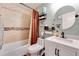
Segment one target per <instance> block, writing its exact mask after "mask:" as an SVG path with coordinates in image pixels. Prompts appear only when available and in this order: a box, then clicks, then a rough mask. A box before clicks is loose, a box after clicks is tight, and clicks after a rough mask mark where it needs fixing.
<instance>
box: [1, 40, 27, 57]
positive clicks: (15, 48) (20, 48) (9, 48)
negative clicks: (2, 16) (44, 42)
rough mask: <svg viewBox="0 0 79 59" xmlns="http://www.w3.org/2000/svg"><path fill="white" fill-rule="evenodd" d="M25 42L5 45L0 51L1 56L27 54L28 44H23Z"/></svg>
mask: <svg viewBox="0 0 79 59" xmlns="http://www.w3.org/2000/svg"><path fill="white" fill-rule="evenodd" d="M24 41H25V40H23V41H18V42H15V43H9V44H4V45H3V46H2V49H0V56H22V55H24V54H27V48H28V44H26V45H25V44H23V42H24Z"/></svg>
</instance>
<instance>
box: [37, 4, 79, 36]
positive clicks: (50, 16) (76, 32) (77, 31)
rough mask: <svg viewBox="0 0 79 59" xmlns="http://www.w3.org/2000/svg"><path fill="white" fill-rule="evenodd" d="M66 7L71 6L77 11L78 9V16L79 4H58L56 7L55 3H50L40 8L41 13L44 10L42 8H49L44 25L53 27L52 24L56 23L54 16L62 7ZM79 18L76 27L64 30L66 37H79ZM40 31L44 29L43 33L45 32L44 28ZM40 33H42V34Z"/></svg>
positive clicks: (78, 12)
mask: <svg viewBox="0 0 79 59" xmlns="http://www.w3.org/2000/svg"><path fill="white" fill-rule="evenodd" d="M65 5H70V6H73V7H74V8H75V9H76V14H79V7H78V6H79V4H78V3H71V4H70V3H69V4H68V3H63V4H60V3H59V4H58V5H56V4H55V3H53V4H49V3H46V4H42V5H41V6H40V7H39V8H38V11H39V12H41V11H42V10H41V9H42V7H44V6H45V7H46V8H47V19H46V20H45V21H44V22H43V23H44V24H43V25H48V26H50V27H51V26H52V24H53V23H54V16H55V13H56V12H57V10H58V8H60V7H62V6H65ZM78 19H79V17H78V18H77V19H75V20H76V21H75V23H74V25H73V26H72V27H71V28H69V29H67V30H64V32H65V34H66V35H71V36H77V37H78V36H79V20H78ZM40 29H42V30H41V31H43V27H41V26H40ZM41 31H40V32H41Z"/></svg>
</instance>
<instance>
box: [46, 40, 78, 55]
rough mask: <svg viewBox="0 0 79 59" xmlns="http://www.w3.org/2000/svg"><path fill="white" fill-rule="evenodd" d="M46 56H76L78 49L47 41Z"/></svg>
mask: <svg viewBox="0 0 79 59" xmlns="http://www.w3.org/2000/svg"><path fill="white" fill-rule="evenodd" d="M45 53H46V54H45V55H46V56H75V55H77V53H76V49H75V48H72V47H69V46H66V45H62V44H60V43H57V42H53V41H50V40H45Z"/></svg>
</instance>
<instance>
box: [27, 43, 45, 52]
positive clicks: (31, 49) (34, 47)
mask: <svg viewBox="0 0 79 59" xmlns="http://www.w3.org/2000/svg"><path fill="white" fill-rule="evenodd" d="M43 48H44V46H42V45H39V44H34V45H32V46H30V47H29V48H28V52H29V53H36V52H38V51H40V50H41V49H43Z"/></svg>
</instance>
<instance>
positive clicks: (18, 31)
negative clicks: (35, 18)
mask: <svg viewBox="0 0 79 59" xmlns="http://www.w3.org/2000/svg"><path fill="white" fill-rule="evenodd" d="M0 15H1V20H2V21H3V26H4V36H3V41H4V43H5V44H6V43H12V42H17V41H21V40H26V43H27V42H28V39H29V30H30V21H31V14H30V13H29V14H26V13H25V14H23V13H20V12H17V11H15V10H11V9H7V8H2V7H1V6H0Z"/></svg>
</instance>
